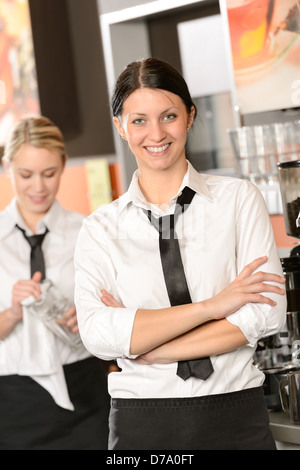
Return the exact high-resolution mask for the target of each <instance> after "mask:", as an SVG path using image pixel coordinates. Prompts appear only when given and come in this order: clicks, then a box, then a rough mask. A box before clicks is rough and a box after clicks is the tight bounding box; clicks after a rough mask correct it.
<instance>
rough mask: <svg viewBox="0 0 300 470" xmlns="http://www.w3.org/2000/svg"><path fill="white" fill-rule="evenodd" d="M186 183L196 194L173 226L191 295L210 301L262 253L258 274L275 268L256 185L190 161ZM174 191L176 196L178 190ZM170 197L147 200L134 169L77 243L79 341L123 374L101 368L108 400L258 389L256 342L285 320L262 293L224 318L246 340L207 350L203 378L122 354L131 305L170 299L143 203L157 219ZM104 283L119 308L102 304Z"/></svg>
mask: <svg viewBox="0 0 300 470" xmlns="http://www.w3.org/2000/svg"><path fill="white" fill-rule="evenodd" d="M184 186H189V187H190V188H192V189H193V190H195V191H196V194H195V197H194V199H193V201H192V203H191V206H190V207H189V208H188V209H187V210H186V211H185V212H184V214H183V215H181V216H180V217H179V219H178V222H177V225H176V232H177V235H178V238H179V245H180V249H181V255H182V258H183V265H184V267H185V273H186V278H187V282H188V286H189V290H190V294H191V297H192V301H193V302H198V301H201V300H204V299H206V298H210V297H212V296H214V295H216V294H217V293H218V292H220V291H221V290H222V289H223V288H224V287H226V286H227V285H228V284H229V283H230V282H231V281H233V280H234V279H235V278H236V276H237V274H238V273H239V272H240V271H241V269H242V268H243V267H244V266H245V265H246V264H248V263H249V262H250V261H253V260H254V259H256V258H258V257H260V256H263V255H267V256H268V262H267V263H266V264H265V265H264V266H263V267H262V269H263V270H264V271H269V272H274V273H278V274H280V275H282V269H281V263H280V260H279V257H278V253H277V248H276V245H275V241H274V237H273V232H272V226H271V223H270V218H269V214H268V212H267V210H266V206H265V203H264V200H263V197H262V195H261V193H260V191H259V190H258V189H257V187H255V186H254V185H252V184H251V183H250V182H248V181H245V180H240V179H238V178H230V177H221V176H214V175H211V174H206V175H200V174H199V173H198V172H197V171H196V170H195V169H194V168H193V167H192V166H191V165H190V164H189V165H188V171H187V173H186V175H185V177H184V180H183V182H182V185H181V188H180V191H179V193H180V192H181V191H182V189H183V187H184ZM179 193H178V194H179ZM176 199H177V195H175V197H174V198H173V199H172V201H171V204H170V207H168V208H167V210H166V211H165V212H163V211H162V210H161V209H160V208H159V207H156V206H155V205H151V204H149V203H148V202H147V201H146V200H145V198H144V196H143V194H142V192H141V191H140V188H139V184H138V172H136V173H135V175H134V176H133V180H132V182H131V185H130V187H129V190H128V191H127V193H125V194H124V195H123V196H121V197H120V198H119V200H117V201H114V202H113V203H111V204H110V205H107V206H105V207H102V208H99V209H98V210H96V211H95V212H94V213H93V214H92V215H90V216H89V217H88V218H87V219H85V221H84V223H83V226H82V229H81V231H80V234H79V237H78V242H77V246H76V250H75V304H76V308H77V316H78V322H79V328H80V333H81V337H82V340H83V342H84V344H85V345H86V347H87V349H88V350H89V351H90V352H91V353H92V354H94V355H95V356H98V357H100V358H102V359H105V360H109V359H113V358H117V359H118V364H119V366H120V368H121V369H122V370H121V372H113V373H111V374H109V377H108V381H109V392H110V394H111V395H112V396H113V397H123V398H141V397H145V398H151V397H192V396H203V395H210V394H218V393H227V392H232V391H237V390H242V389H245V388H251V387H257V386H260V385H261V384H262V382H263V380H264V375H263V373H262V372H261V371H260V370H258V369H257V368H256V367H254V366H253V354H254V351H255V346H256V342H257V340H258V339H260V338H262V337H264V336H268V335H271V334H274V333H276V332H277V331H279V329H280V328H281V326H282V325H283V323H284V321H285V318H286V298H285V296H280V295H276V294H270V297H272V298H273V299H274V300H276V302H277V305H276V306H275V307H270V306H268V305H264V304H247V305H245V306H244V307H243V308H241V309H240V310H238V311H237V312H235V313H234V314H233V315H230V316H229V317H228V318H227V320H228V321H229V322H231V323H232V324H234V325H237V326H238V327H239V328H240V329H241V331H242V332H243V334H244V335H245V336H246V338H247V339H248V341H249V344H247V345H246V346H243V347H241V348H239V349H238V350H236V351H232V352H229V353H226V354H221V355H218V356H213V357H212V358H211V359H212V363H213V367H214V372H213V374H212V375H211V376H210V377H209V379H208V380H206V381H201V380H197V379H195V378H193V377H191V378H189V379H188V380H186V381H183V380H181V379H180V378H179V377H178V376H177V375H176V369H177V363H172V364H153V365H141V364H136V363H135V362H134V361H130V360H128V359H126V358H127V357H132V356H130V351H129V347H130V339H131V333H132V328H133V323H134V319H135V314H136V311H137V309H138V308H148V309H157V308H163V307H168V306H169V305H170V303H169V299H168V295H167V291H166V288H165V282H164V277H163V272H162V267H161V261H160V253H159V248H158V234H157V231H156V230H155V228H154V227H152V226H151V224H150V223H149V220H148V217H147V216H146V215H145V213H144V212H143V210H142V209H143V208H145V209H151V210H152V213H153V215H154V216H155V217H159V216H161V215H165V214H168V213H173V212H174V208H175V204H176ZM102 289H106V290H107V291H108V292H110V293H111V294H112V295H114V296H115V298H116V299H117V300H118V301H119V302H120V303H121V304H122V305H124V306H125V307H126V308H108V307H106V306H105V305H104V304H103V303H102V302H101V290H102Z"/></svg>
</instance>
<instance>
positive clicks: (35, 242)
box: [17, 225, 49, 248]
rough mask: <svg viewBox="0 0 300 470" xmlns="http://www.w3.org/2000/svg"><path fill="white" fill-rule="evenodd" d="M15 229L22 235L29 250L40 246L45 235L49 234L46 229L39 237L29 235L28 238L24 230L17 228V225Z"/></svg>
mask: <svg viewBox="0 0 300 470" xmlns="http://www.w3.org/2000/svg"><path fill="white" fill-rule="evenodd" d="M17 228H18V229H19V230H20V231H21V232H22V233H23V236H24V238H25V239H26V240H27V241H28V243H29V245H30V246H31V248H35V247H37V246H41V245H42V243H43V240H44V238H45V236H46V234H47V233H48V232H49V230H48V229H47V228H46V230H45V232H44V233H41V234H40V235H30V236H28V235H26V232H25V230H24V229H22V228H21V227H19V225H17Z"/></svg>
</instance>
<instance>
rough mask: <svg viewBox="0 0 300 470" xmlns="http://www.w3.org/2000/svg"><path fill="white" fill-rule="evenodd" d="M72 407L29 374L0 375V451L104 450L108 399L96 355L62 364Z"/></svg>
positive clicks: (105, 376)
mask: <svg viewBox="0 0 300 470" xmlns="http://www.w3.org/2000/svg"><path fill="white" fill-rule="evenodd" d="M64 373H65V378H66V383H67V386H68V391H69V396H70V399H71V401H72V403H73V405H74V407H75V411H70V410H66V409H64V408H61V407H59V406H57V405H56V404H55V402H54V400H53V398H52V397H51V395H50V394H49V393H48V392H47V391H46V390H45V389H44V388H42V387H41V386H40V385H39V384H38V383H37V382H35V381H34V380H33V379H31V378H30V377H23V376H19V375H9V376H0V450H103V449H104V450H105V449H107V439H108V414H109V407H110V399H109V395H108V392H107V372H106V369H105V367H104V365H103V363H102V361H100V360H98V359H97V358H95V357H92V358H88V359H85V360H82V361H79V362H75V363H73V364H69V365H66V366H64Z"/></svg>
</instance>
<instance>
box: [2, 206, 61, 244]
mask: <svg viewBox="0 0 300 470" xmlns="http://www.w3.org/2000/svg"><path fill="white" fill-rule="evenodd" d="M2 214H3V216H4V217H5V223H2V224H0V239H3V238H5V237H6V236H8V235H9V234H10V233H11V232H12V231H13V230H14V229H15V226H16V224H18V225H19V226H20V227H21V228H23V229H25V230H26V232H27V234H28V235H31V232H30V230H29V229H28V227H26V225H25V223H24V220H23V219H22V217H21V215H20V213H19V211H18V207H17V199H16V198H13V199H12V201H11V202H10V204H9V205H8V206H7V207H6V208H5V209H4V211H3V212H2ZM64 224H65V222H64V216H63V210H62V207H61V205H60V204H59V202H58V201H54V203H53V204H52V206H51V208H50V209H49V211H48V212H47V214H46V215H45V217H44V218H43V219H42V220H41V221H40V222H39V224H38V227H37V233H42V232H44V231H45V228H46V227H47V228H48V229H49V231H51V232H55V233H57V234H58V235H63V234H64Z"/></svg>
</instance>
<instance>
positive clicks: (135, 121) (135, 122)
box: [133, 119, 145, 126]
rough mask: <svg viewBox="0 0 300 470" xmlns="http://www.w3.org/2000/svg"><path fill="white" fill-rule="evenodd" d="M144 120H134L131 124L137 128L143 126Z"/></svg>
mask: <svg viewBox="0 0 300 470" xmlns="http://www.w3.org/2000/svg"><path fill="white" fill-rule="evenodd" d="M144 122H145V120H144V119H135V120H134V121H133V124H135V125H137V126H141V125H142V124H144Z"/></svg>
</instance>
